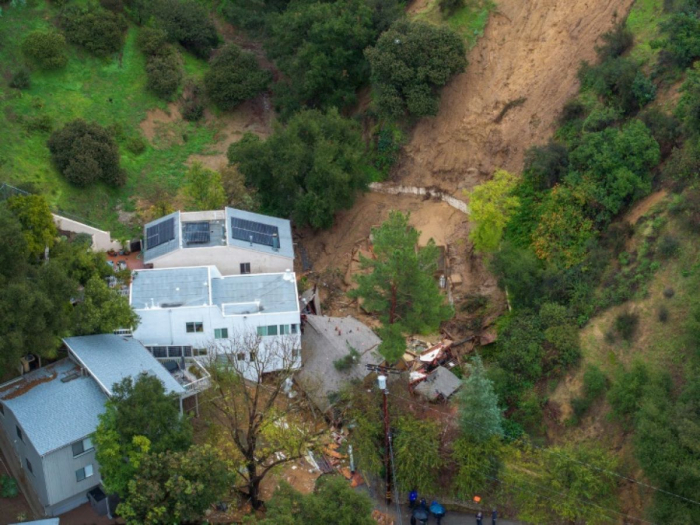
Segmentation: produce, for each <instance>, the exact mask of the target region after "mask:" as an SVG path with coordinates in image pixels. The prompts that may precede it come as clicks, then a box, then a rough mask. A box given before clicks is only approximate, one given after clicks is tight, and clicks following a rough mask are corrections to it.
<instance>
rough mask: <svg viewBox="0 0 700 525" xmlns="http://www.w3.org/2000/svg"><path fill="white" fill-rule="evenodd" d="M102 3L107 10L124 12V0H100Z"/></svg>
mask: <svg viewBox="0 0 700 525" xmlns="http://www.w3.org/2000/svg"><path fill="white" fill-rule="evenodd" d="M127 1H128V0H127ZM100 5H101V6H102V7H103V8H104V9H106V10H107V11H112V12H114V13H123V12H124V2H123V0H100Z"/></svg>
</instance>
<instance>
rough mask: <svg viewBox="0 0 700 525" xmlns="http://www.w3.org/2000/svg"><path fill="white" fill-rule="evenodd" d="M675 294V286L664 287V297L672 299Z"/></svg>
mask: <svg viewBox="0 0 700 525" xmlns="http://www.w3.org/2000/svg"><path fill="white" fill-rule="evenodd" d="M674 295H676V291H675V290H674V289H673V288H664V297H665V298H666V299H670V298H671V297H673V296H674Z"/></svg>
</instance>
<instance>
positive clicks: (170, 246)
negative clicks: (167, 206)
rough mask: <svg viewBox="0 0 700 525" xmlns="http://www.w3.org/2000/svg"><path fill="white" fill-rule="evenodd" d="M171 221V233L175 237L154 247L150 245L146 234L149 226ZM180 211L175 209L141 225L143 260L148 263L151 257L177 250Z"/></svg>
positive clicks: (178, 246) (178, 245)
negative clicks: (173, 211)
mask: <svg viewBox="0 0 700 525" xmlns="http://www.w3.org/2000/svg"><path fill="white" fill-rule="evenodd" d="M171 220H172V221H173V229H174V230H173V233H174V235H175V238H174V239H172V240H169V241H167V242H165V243H163V244H160V245H158V246H155V247H153V248H152V247H150V246H149V236H148V231H149V229H150V228H156V229H157V226H159V225H161V224H165V223H167V222H169V221H171ZM180 236H181V234H180V212H179V211H176V212H175V213H171V214H170V215H166V216H165V217H161V218H160V219H156V220H155V221H151V222H149V223H148V224H146V225H145V226H144V227H143V242H144V247H143V262H145V263H149V262H151V261H152V260H153V259H155V258H157V257H160V256H161V255H165V254H166V253H170V252H172V251H173V250H177V249H178V248H180Z"/></svg>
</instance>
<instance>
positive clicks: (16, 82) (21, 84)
mask: <svg viewBox="0 0 700 525" xmlns="http://www.w3.org/2000/svg"><path fill="white" fill-rule="evenodd" d="M31 86H32V81H31V77H30V76H29V70H28V69H27V68H26V67H23V68H21V69H18V70H17V71H15V73H14V74H13V75H12V80H10V87H11V88H15V89H29V88H30V87H31Z"/></svg>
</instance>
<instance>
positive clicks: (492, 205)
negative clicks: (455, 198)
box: [469, 170, 520, 252]
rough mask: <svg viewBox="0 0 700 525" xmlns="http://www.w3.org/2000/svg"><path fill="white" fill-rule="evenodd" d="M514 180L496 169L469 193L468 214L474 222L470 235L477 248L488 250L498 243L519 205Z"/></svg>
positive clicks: (477, 249) (512, 176)
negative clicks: (513, 193)
mask: <svg viewBox="0 0 700 525" xmlns="http://www.w3.org/2000/svg"><path fill="white" fill-rule="evenodd" d="M516 183H517V179H516V178H515V176H514V175H511V174H510V173H508V172H507V171H504V170H497V171H496V173H494V175H493V179H491V180H490V181H488V182H484V183H483V184H480V185H478V186H477V187H476V188H474V190H473V191H472V192H471V194H470V195H469V210H470V217H471V219H472V221H474V223H475V227H474V229H473V230H472V231H471V233H470V234H469V238H470V239H471V240H472V242H473V243H474V249H475V250H476V251H478V252H491V251H494V250H495V249H496V248H498V246H499V245H500V243H501V238H502V237H503V230H504V229H505V227H506V224H508V220H509V219H510V216H511V214H512V213H513V212H514V211H515V210H516V209H517V207H518V206H519V205H520V201H519V200H518V197H516V196H514V195H512V192H513V188H515V185H516Z"/></svg>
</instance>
